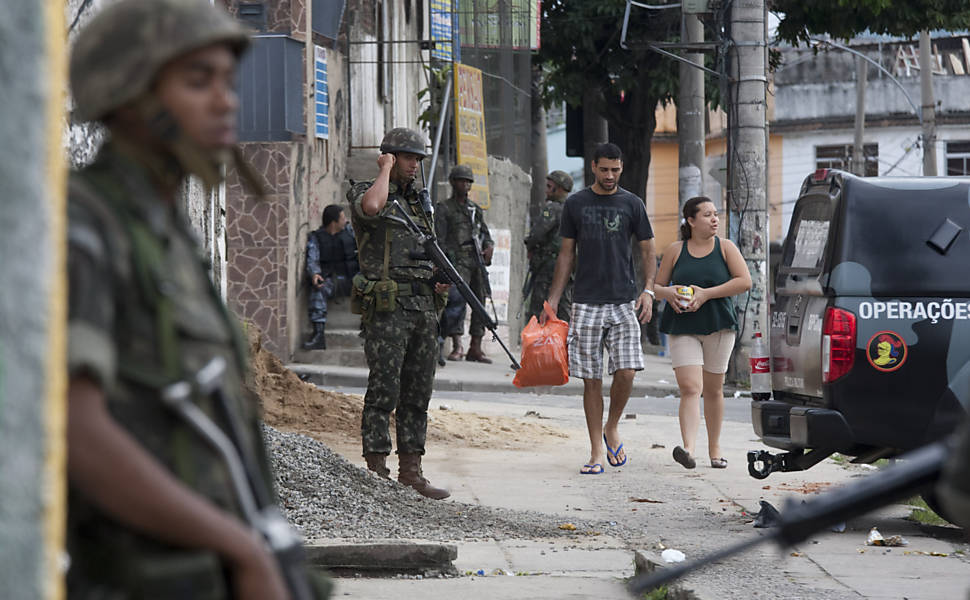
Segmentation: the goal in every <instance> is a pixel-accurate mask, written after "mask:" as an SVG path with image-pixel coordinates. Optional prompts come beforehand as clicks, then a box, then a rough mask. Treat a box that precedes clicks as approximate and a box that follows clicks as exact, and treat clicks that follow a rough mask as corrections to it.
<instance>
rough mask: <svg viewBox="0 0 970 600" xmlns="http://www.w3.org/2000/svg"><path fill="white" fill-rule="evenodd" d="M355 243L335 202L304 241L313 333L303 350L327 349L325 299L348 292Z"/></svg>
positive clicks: (353, 270)
mask: <svg viewBox="0 0 970 600" xmlns="http://www.w3.org/2000/svg"><path fill="white" fill-rule="evenodd" d="M357 270H358V267H357V242H355V241H354V234H353V232H352V231H351V230H350V228H348V227H347V216H346V215H345V214H344V209H342V208H340V207H339V206H337V205H336V204H331V205H330V206H328V207H326V208H325V209H323V223H322V225H321V227H320V229H317V230H316V231H313V232H311V233H310V235H309V236H308V237H307V241H306V273H307V276H308V277H309V278H310V294H309V297H308V298H307V310H308V311H309V313H310V324H312V325H313V335H312V336H311V337H310V339H309V340H308V341H307V342H306V343H305V344H303V349H304V350H326V349H327V338H326V327H327V302H328V301H329V300H330V299H331V298H333V297H334V296H347V295H349V294H350V280H351V278H353V276H354V275H356V274H357Z"/></svg>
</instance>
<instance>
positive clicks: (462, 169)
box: [448, 165, 475, 183]
mask: <svg viewBox="0 0 970 600" xmlns="http://www.w3.org/2000/svg"><path fill="white" fill-rule="evenodd" d="M448 179H449V180H451V179H467V180H468V181H471V182H472V183H474V182H475V174H474V173H472V168H471V167H469V166H468V165H455V166H454V167H452V169H451V173H449V174H448Z"/></svg>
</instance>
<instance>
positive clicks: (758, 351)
mask: <svg viewBox="0 0 970 600" xmlns="http://www.w3.org/2000/svg"><path fill="white" fill-rule="evenodd" d="M748 360H749V362H750V365H751V399H752V400H761V401H763V400H770V399H771V359H769V358H768V348H767V346H765V341H764V338H762V337H761V332H760V331H758V332H756V333H755V334H754V343H753V344H751V356H750V358H749V359H748Z"/></svg>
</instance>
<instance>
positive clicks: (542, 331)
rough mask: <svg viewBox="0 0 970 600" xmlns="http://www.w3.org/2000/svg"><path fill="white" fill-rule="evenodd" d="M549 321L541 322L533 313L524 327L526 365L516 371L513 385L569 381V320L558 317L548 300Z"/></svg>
mask: <svg viewBox="0 0 970 600" xmlns="http://www.w3.org/2000/svg"><path fill="white" fill-rule="evenodd" d="M542 304H543V310H545V312H546V324H545V325H540V324H539V320H538V319H537V318H536V317H535V316H533V317H532V318H531V319H529V322H528V324H526V326H525V329H523V330H522V360H520V361H519V364H521V365H522V368H520V369H519V370H518V371H516V372H515V379H513V380H512V384H513V385H515V386H516V387H520V388H521V387H530V386H534V385H563V384H564V383H566V382H567V381H569V358H568V355H567V354H566V334H567V333H568V332H569V323H567V322H565V321H563V320H561V319H559V318H557V317H556V313H554V312H553V311H552V307H551V306H549V303H548V302H543V303H542Z"/></svg>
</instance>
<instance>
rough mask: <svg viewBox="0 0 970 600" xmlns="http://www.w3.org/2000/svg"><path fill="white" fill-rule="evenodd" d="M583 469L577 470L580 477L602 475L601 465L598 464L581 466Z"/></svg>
mask: <svg viewBox="0 0 970 600" xmlns="http://www.w3.org/2000/svg"><path fill="white" fill-rule="evenodd" d="M583 469H589V470H588V471H584V470H583ZM583 469H580V470H579V474H580V475H602V474H603V465H601V464H599V463H593V464H591V465H583Z"/></svg>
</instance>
